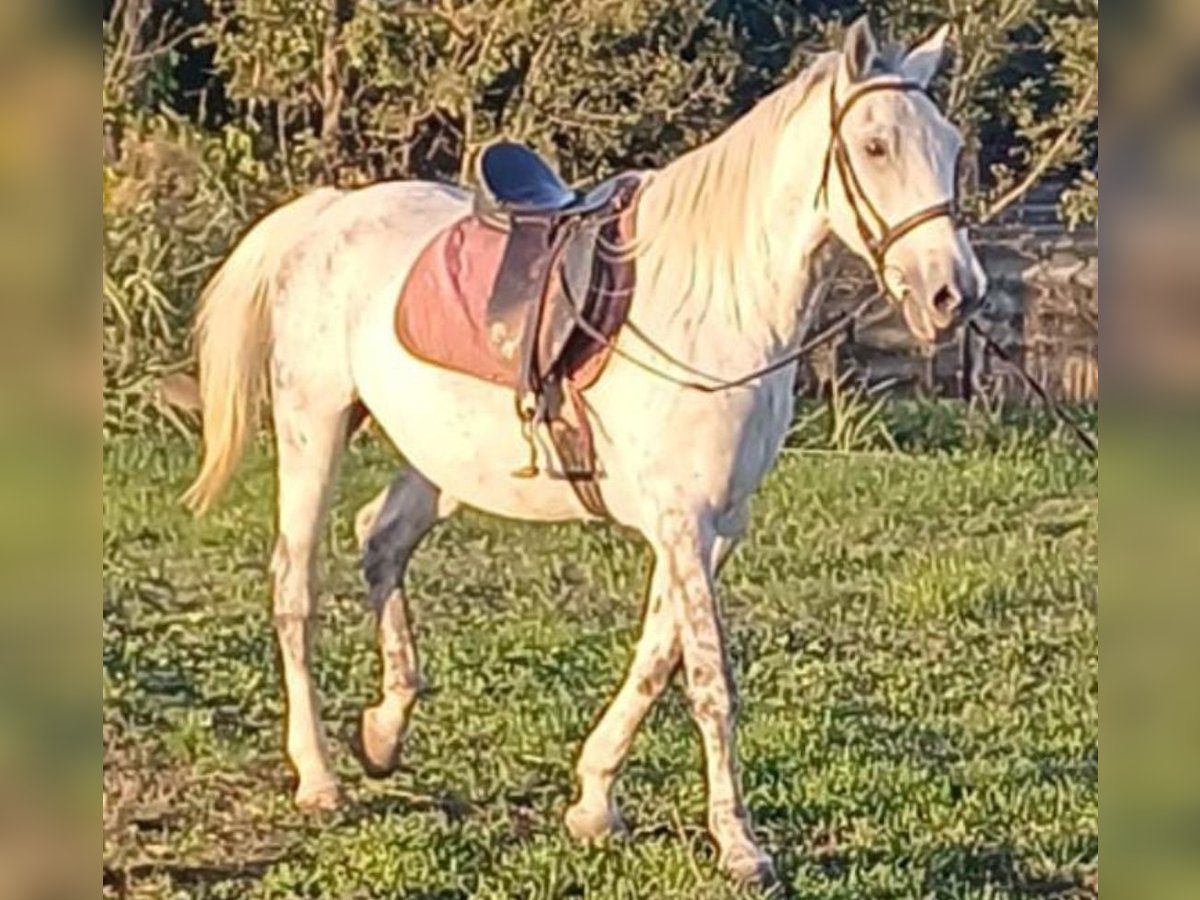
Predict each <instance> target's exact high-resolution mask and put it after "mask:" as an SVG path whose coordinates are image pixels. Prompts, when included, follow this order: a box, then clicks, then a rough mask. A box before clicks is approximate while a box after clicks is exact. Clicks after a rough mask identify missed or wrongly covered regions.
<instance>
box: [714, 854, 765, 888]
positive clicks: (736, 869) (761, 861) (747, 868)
mask: <svg viewBox="0 0 1200 900" xmlns="http://www.w3.org/2000/svg"><path fill="white" fill-rule="evenodd" d="M720 865H721V870H722V871H723V872H724V873H725V874H726V875H728V876H729V877H730V879H732V880H733V881H734V882H736V883H737V884H738V885H741V886H744V887H758V888H768V889H769V888H774V887H776V886H777V885H778V884H779V879H778V877H777V876H776V875H775V866H774V864H773V863H772V862H771V857H769V856H767V854H765V853H763V852H762V851H761V850H759V849H758V848H757V847H754V846H750V847H739V848H737V849H736V850H734V851H732V852H731V853H729V854H722V856H721V862H720Z"/></svg>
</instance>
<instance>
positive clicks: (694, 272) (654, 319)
mask: <svg viewBox="0 0 1200 900" xmlns="http://www.w3.org/2000/svg"><path fill="white" fill-rule="evenodd" d="M813 94H815V95H816V96H818V97H819V96H823V95H824V92H823V91H814V92H813ZM770 115H778V110H773V109H771V108H769V107H766V108H759V107H756V108H755V110H754V111H752V112H751V113H750V114H749V115H748V116H747V117H745V118H744V119H742V120H740V121H739V122H738V123H736V124H735V125H734V126H733V127H732V128H730V129H729V130H728V131H727V132H725V133H724V134H723V135H721V136H720V137H719V138H717V139H716V140H714V141H712V142H710V143H708V144H706V145H704V146H703V147H700V148H698V149H697V150H694V151H692V152H691V153H689V154H687V155H686V156H683V157H681V158H680V159H678V160H676V161H675V162H674V163H672V164H671V165H669V166H667V167H666V168H664V169H662V170H660V171H659V172H656V173H654V175H653V176H652V177H651V178H650V180H649V183H648V184H647V186H646V188H645V191H644V192H643V195H642V198H641V200H640V207H641V209H640V210H639V221H638V227H639V234H645V235H646V247H645V252H644V254H643V255H642V257H641V258H639V262H638V279H639V286H643V285H644V287H645V289H646V292H645V293H641V296H643V297H646V298H647V302H646V303H639V304H637V305H635V308H634V314H633V319H634V321H635V323H636V324H637V325H638V326H639V327H640V328H641V329H642V330H643V331H644V332H645V333H646V334H647V335H648V336H650V337H652V338H654V339H655V341H656V342H657V343H658V344H659V345H660V346H661V347H663V348H665V349H666V350H667V351H668V352H669V353H670V354H671V355H672V356H673V357H676V358H677V359H678V360H679V361H681V362H684V363H687V364H688V365H690V366H694V367H696V368H698V369H701V370H704V371H708V372H710V374H713V375H719V376H722V377H734V376H736V375H740V374H742V373H743V372H744V371H748V370H750V369H751V368H752V367H755V366H761V365H765V364H768V363H770V362H772V361H774V360H776V359H778V358H779V357H780V356H781V355H782V354H783V353H784V352H786V350H787V349H788V348H789V347H791V346H793V345H794V344H795V343H796V341H797V337H798V331H799V330H800V328H801V327H802V325H803V324H804V323H806V322H807V321H808V320H809V319H810V318H811V316H810V315H809V313H811V310H806V309H805V308H804V307H805V306H806V305H808V304H810V303H811V302H812V298H813V294H814V291H813V288H814V287H815V284H814V276H815V275H816V274H817V273H814V271H813V268H814V267H813V262H814V260H815V259H816V257H817V254H818V251H819V250H820V248H821V247H822V245H823V244H824V243H825V242H826V240H827V239H828V237H829V228H828V225H827V223H826V220H825V217H824V216H823V215H822V214H820V213H819V211H818V210H817V209H816V208H815V204H814V198H815V195H816V191H817V185H818V181H819V179H820V175H821V157H822V154H823V152H824V147H823V145H821V143H820V141H821V138H822V136H824V135H825V134H826V133H827V132H828V127H827V125H825V124H824V122H825V117H827V116H828V110H827V109H824V110H822V109H821V104H820V102H808V103H805V104H804V105H803V106H802V107H801V108H798V109H796V110H794V111H793V113H792V117H793V124H794V125H796V126H798V127H799V128H800V129H802V130H801V131H800V133H802V134H803V133H811V134H812V135H813V136H814V139H813V141H812V142H811V144H810V146H809V150H808V153H807V154H806V155H805V158H802V159H783V158H781V157H782V154H781V151H780V150H779V148H778V147H777V143H778V142H777V137H778V123H775V124H776V127H775V128H774V129H772V128H769V127H763V126H764V123H762V122H757V123H756V122H751V121H749V119H750V118H751V117H752V116H770ZM647 232H648V233H647ZM639 293H640V291H639Z"/></svg>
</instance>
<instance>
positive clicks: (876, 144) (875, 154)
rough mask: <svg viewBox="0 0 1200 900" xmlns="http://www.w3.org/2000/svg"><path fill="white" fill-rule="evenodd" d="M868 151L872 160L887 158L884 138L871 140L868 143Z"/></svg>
mask: <svg viewBox="0 0 1200 900" xmlns="http://www.w3.org/2000/svg"><path fill="white" fill-rule="evenodd" d="M866 151H867V156H869V157H871V159H883V157H885V156H887V145H886V144H885V143H884V142H883V139H882V138H871V139H870V140H868V141H867V146H866Z"/></svg>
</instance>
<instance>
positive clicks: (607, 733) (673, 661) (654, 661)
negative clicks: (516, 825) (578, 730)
mask: <svg viewBox="0 0 1200 900" xmlns="http://www.w3.org/2000/svg"><path fill="white" fill-rule="evenodd" d="M669 582H670V579H669V577H668V574H667V569H666V567H665V566H664V565H663V564H662V560H661V559H658V560H656V562H655V564H654V571H653V573H652V574H651V576H650V589H649V591H648V593H647V595H646V605H645V610H644V612H643V617H642V634H641V637H640V638H639V640H638V644H637V648H636V649H635V651H634V655H633V661H632V662H631V663H630V666H629V671H628V673H627V674H626V675H625V680H624V682H622V684H621V687H620V689H619V690H618V691H617V693H616V696H614V697H613V699H612V702H611V703H609V705H608V707H607V708H606V709H605V710H604V713H603V715H602V716H601V717H600V721H599V722H597V723H596V726H595V727H594V728H593V729H592V731H591V733H590V734H589V735H588V736H587V739H586V740H585V741H584V744H583V749H582V750H581V751H580V754H579V760H578V763H577V764H576V773H577V774H578V776H579V799H578V800H577V801H576V802H575V804H574V805H573V806H572V807H571V808H570V809H569V810H568V811H567V829H568V830H569V831H570V832H571V835H572V836H573V837H574V838H576V839H577V840H582V841H586V840H593V839H595V838H599V837H602V836H604V835H607V834H623V833H624V831H625V823H624V822H623V821H622V819H621V814H620V811H619V810H618V808H617V805H616V804H615V803H614V802H613V799H612V788H613V783H614V782H615V781H616V778H617V774H618V773H619V772H620V770H621V765H622V764H623V763H624V762H625V757H626V756H627V755H628V753H629V747H630V745H631V744H632V743H633V737H634V735H635V734H636V733H637V729H638V726H639V725H640V724H641V722H642V719H644V718H645V717H646V713H648V712H649V711H650V707H651V706H653V705H654V701H655V700H656V699H657V698H658V696H659V695H660V694H662V692H663V689H664V688H665V687H666V686H667V684H668V682H669V681H670V680H671V676H672V675H673V674H674V672H675V669H676V667H677V666H678V665H679V659H680V655H681V650H680V642H679V622H678V617H677V616H676V614H675V610H674V609H673V608H672V606H671V599H670V596H669V592H668V590H667V587H668V584H669Z"/></svg>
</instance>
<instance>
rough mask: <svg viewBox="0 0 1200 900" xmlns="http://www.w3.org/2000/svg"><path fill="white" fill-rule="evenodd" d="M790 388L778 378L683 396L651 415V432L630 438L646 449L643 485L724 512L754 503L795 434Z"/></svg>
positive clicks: (647, 413)
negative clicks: (669, 489) (685, 494)
mask: <svg viewBox="0 0 1200 900" xmlns="http://www.w3.org/2000/svg"><path fill="white" fill-rule="evenodd" d="M790 386H791V379H790V378H787V377H782V378H780V377H771V378H769V379H766V380H765V381H764V383H762V384H757V385H753V386H750V387H746V388H735V389H731V390H729V391H722V392H718V393H714V394H701V393H699V392H695V391H686V392H676V393H675V394H674V395H673V396H672V397H671V398H670V401H669V402H667V403H665V404H664V405H663V406H661V407H657V406H656V407H653V408H650V409H647V410H646V411H645V413H644V416H643V417H641V421H642V422H643V423H645V424H646V425H650V426H651V427H650V429H649V430H647V431H645V432H642V433H641V434H638V435H631V436H630V438H631V442H632V443H635V444H640V445H641V446H642V449H643V454H638V455H637V456H640V458H641V459H642V460H644V461H645V464H642V465H639V464H637V463H636V462H634V459H629V462H631V463H634V465H635V467H636V468H637V469H640V470H641V471H640V473H639V475H640V477H639V478H638V481H639V482H640V483H641V484H642V485H643V486H644V485H645V484H646V482H647V481H650V482H653V483H664V484H666V483H670V484H671V485H673V486H674V489H683V490H685V491H686V490H689V489H690V490H691V491H692V492H694V493H696V494H699V495H702V496H704V497H706V498H707V499H708V500H709V501H711V502H713V503H714V504H716V505H726V504H731V503H736V502H739V501H740V500H742V499H744V498H745V497H747V496H749V495H750V494H752V493H753V492H754V491H755V490H757V488H758V486H759V485H760V484H761V483H762V479H763V477H764V476H765V475H766V474H767V472H769V471H770V469H771V466H772V465H773V463H774V461H775V458H776V456H777V455H778V453H779V448H780V446H781V445H782V443H783V438H784V435H785V434H786V433H787V428H788V423H789V422H790V420H791V414H792V394H791V390H790ZM643 427H644V426H643ZM635 458H636V457H635ZM647 476H649V478H648V479H647Z"/></svg>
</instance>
